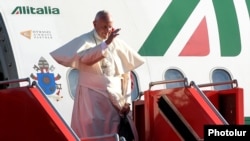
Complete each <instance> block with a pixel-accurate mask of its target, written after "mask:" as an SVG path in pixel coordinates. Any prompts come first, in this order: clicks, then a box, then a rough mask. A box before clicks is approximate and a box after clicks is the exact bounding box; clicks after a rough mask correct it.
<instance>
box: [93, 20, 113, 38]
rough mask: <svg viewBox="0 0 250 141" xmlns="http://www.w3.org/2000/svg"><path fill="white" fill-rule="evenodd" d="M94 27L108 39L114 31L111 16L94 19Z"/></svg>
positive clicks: (102, 36) (100, 34)
mask: <svg viewBox="0 0 250 141" xmlns="http://www.w3.org/2000/svg"><path fill="white" fill-rule="evenodd" d="M94 27H95V30H96V32H97V34H98V35H99V36H100V37H101V38H102V39H107V38H108V36H109V34H110V33H111V32H112V31H113V22H112V19H111V17H110V16H108V15H107V16H104V17H101V18H100V19H98V20H95V21H94Z"/></svg>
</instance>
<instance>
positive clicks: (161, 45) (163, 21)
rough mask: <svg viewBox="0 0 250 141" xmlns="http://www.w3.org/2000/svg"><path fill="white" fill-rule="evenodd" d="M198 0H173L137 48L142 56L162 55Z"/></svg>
mask: <svg viewBox="0 0 250 141" xmlns="http://www.w3.org/2000/svg"><path fill="white" fill-rule="evenodd" d="M198 2H199V0H173V1H172V2H171V4H170V5H169V7H168V9H167V10H166V11H165V12H164V14H163V15H162V17H161V18H160V20H159V21H158V23H157V24H156V26H155V27H154V29H153V30H152V32H151V33H150V35H149V36H148V38H147V39H146V41H145V42H144V44H143V45H142V47H141V48H140V50H139V53H140V54H141V55H142V56H163V55H164V54H165V52H166V51H167V50H168V48H169V46H170V45H171V43H172V42H173V40H174V39H175V38H176V36H177V34H178V33H179V31H180V30H181V28H182V27H183V25H184V24H185V22H186V21H187V19H188V18H189V16H190V14H191V13H192V12H193V10H194V9H195V7H196V5H197V4H198Z"/></svg>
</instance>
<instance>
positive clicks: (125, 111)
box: [120, 103, 130, 116]
mask: <svg viewBox="0 0 250 141" xmlns="http://www.w3.org/2000/svg"><path fill="white" fill-rule="evenodd" d="M129 111H130V104H129V103H125V105H124V106H123V107H122V109H121V110H120V114H121V115H123V116H125V115H127V114H128V113H129Z"/></svg>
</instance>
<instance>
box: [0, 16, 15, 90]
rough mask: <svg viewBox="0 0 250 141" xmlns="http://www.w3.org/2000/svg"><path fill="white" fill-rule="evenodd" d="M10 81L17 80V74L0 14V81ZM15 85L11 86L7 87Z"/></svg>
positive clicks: (13, 85) (12, 85)
mask: <svg viewBox="0 0 250 141" xmlns="http://www.w3.org/2000/svg"><path fill="white" fill-rule="evenodd" d="M11 79H18V74H17V68H16V62H15V59H14V55H13V51H12V46H11V43H10V40H9V35H8V32H7V30H6V27H5V23H4V20H3V18H2V14H1V13H0V81H3V80H11ZM17 85H18V84H11V85H10V86H9V87H16V86H17ZM5 86H6V85H5ZM2 87H3V86H2Z"/></svg>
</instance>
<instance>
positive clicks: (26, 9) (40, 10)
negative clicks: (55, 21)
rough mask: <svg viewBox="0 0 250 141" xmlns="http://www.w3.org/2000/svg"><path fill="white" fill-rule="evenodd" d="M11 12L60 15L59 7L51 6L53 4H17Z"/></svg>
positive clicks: (17, 13)
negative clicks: (33, 5) (37, 5)
mask: <svg viewBox="0 0 250 141" xmlns="http://www.w3.org/2000/svg"><path fill="white" fill-rule="evenodd" d="M11 14H15V15H20V14H24V15H28V14H31V15H34V14H37V15H58V14H60V10H59V8H55V7H51V6H44V7H32V6H17V7H16V8H15V9H14V10H13V11H12V12H11Z"/></svg>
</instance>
